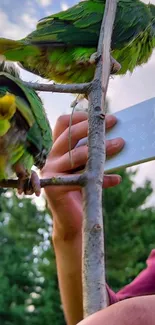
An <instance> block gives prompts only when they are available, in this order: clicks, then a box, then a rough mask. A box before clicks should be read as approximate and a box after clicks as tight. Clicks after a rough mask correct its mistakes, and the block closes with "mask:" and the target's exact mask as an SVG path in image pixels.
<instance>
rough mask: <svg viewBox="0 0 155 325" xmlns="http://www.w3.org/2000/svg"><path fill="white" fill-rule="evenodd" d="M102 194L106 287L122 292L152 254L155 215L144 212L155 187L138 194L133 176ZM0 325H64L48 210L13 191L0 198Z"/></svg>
mask: <svg viewBox="0 0 155 325" xmlns="http://www.w3.org/2000/svg"><path fill="white" fill-rule="evenodd" d="M120 174H121V175H122V178H123V182H122V184H121V185H119V186H117V187H115V188H111V189H108V190H105V191H104V199H105V214H104V215H105V240H106V263H107V281H108V284H109V285H110V286H111V287H112V288H113V289H114V290H118V289H119V288H121V287H122V286H124V285H125V284H127V283H129V282H130V281H131V280H132V279H133V278H134V277H135V276H136V275H137V274H138V273H139V272H140V271H141V270H142V269H143V268H145V265H146V264H145V261H146V259H147V257H148V255H149V253H150V251H151V249H152V248H154V244H155V243H154V241H155V240H154V229H153V227H152V224H153V223H154V222H155V209H154V208H152V207H151V208H145V209H144V208H143V206H144V204H145V202H146V200H147V199H148V197H149V195H150V194H151V193H152V187H151V184H150V183H149V182H146V183H145V185H144V186H143V187H138V188H136V189H134V187H133V186H134V181H133V177H134V174H133V173H132V172H130V173H129V172H126V171H121V172H120ZM0 194H1V195H0V256H1V259H0V324H1V325H21V324H22V325H43V324H44V325H51V324H54V325H65V320H64V316H63V311H62V306H61V302H60V296H59V288H58V280H57V273H56V265H55V257H54V252H53V249H52V248H51V245H50V234H51V221H50V216H49V213H48V210H47V209H46V207H45V209H42V210H39V209H38V208H37V206H36V205H35V204H34V203H33V200H31V199H29V198H23V199H19V198H18V197H17V196H16V195H15V194H14V192H13V191H1V193H0Z"/></svg>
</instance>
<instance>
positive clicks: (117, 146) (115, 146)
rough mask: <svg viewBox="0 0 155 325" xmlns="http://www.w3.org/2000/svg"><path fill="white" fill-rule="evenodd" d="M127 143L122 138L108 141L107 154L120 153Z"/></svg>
mask: <svg viewBox="0 0 155 325" xmlns="http://www.w3.org/2000/svg"><path fill="white" fill-rule="evenodd" d="M124 145H125V141H124V140H123V139H122V138H116V139H112V140H107V141H106V156H108V157H109V156H112V155H114V154H116V153H118V152H119V151H120V150H121V149H122V148H123V147H124Z"/></svg>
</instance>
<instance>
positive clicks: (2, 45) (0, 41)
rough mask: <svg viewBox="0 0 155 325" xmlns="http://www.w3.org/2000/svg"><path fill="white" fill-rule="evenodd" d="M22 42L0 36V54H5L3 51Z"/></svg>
mask: <svg viewBox="0 0 155 325" xmlns="http://www.w3.org/2000/svg"><path fill="white" fill-rule="evenodd" d="M21 44H22V43H21V42H20V41H15V40H11V39H7V38H0V55H4V56H5V52H6V51H9V50H13V49H16V48H18V47H19V46H20V45H21Z"/></svg>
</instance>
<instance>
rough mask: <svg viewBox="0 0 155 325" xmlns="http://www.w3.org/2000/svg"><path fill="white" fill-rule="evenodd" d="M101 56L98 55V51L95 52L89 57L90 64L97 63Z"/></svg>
mask: <svg viewBox="0 0 155 325" xmlns="http://www.w3.org/2000/svg"><path fill="white" fill-rule="evenodd" d="M100 57H101V56H98V54H97V52H95V53H93V54H92V55H91V57H90V59H89V63H90V64H96V63H97V62H98V61H99V59H100Z"/></svg>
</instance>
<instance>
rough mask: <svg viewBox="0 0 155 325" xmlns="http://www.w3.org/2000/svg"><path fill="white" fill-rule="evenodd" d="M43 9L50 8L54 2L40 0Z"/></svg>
mask: <svg viewBox="0 0 155 325" xmlns="http://www.w3.org/2000/svg"><path fill="white" fill-rule="evenodd" d="M38 2H39V4H40V6H41V7H48V6H49V5H51V3H52V0H38Z"/></svg>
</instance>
